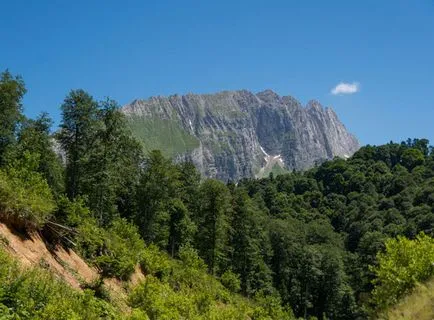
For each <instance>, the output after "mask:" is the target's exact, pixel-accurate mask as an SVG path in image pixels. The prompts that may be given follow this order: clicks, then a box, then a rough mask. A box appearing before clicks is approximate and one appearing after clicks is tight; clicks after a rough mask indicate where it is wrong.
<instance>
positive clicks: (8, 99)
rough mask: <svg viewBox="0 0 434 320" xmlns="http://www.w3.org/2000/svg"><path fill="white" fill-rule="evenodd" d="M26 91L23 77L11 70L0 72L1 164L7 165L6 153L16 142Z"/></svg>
mask: <svg viewBox="0 0 434 320" xmlns="http://www.w3.org/2000/svg"><path fill="white" fill-rule="evenodd" d="M25 93H26V88H25V86H24V82H23V80H22V79H21V77H18V76H17V77H14V76H12V75H11V74H10V72H9V71H5V72H3V73H1V74H0V124H1V125H0V166H3V165H5V162H6V153H7V151H8V149H9V148H10V146H11V145H13V144H14V143H15V142H16V132H17V129H18V124H19V122H20V120H22V99H23V96H24V94H25Z"/></svg>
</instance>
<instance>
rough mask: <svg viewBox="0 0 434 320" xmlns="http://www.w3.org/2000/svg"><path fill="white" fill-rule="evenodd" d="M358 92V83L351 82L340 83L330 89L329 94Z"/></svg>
mask: <svg viewBox="0 0 434 320" xmlns="http://www.w3.org/2000/svg"><path fill="white" fill-rule="evenodd" d="M359 91H360V85H359V83H358V82H353V83H345V82H341V83H339V84H338V85H337V86H336V87H334V88H333V89H332V91H331V94H333V95H341V94H353V93H356V92H359Z"/></svg>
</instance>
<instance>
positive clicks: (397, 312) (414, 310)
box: [378, 280, 434, 320]
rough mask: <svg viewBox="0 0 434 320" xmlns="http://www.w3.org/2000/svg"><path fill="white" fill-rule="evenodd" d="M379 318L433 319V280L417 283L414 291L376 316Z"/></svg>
mask: <svg viewBox="0 0 434 320" xmlns="http://www.w3.org/2000/svg"><path fill="white" fill-rule="evenodd" d="M378 319H381V320H383V319H384V320H407V319H417V320H432V319H434V280H431V281H428V282H427V283H425V284H419V285H418V286H417V287H416V288H415V289H414V291H413V292H412V293H411V294H409V295H408V296H406V297H403V298H402V299H401V301H400V302H399V303H398V304H397V305H395V306H393V307H390V308H389V310H387V311H385V312H383V313H382V314H381V315H379V316H378Z"/></svg>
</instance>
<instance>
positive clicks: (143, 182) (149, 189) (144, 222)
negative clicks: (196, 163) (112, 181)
mask: <svg viewBox="0 0 434 320" xmlns="http://www.w3.org/2000/svg"><path fill="white" fill-rule="evenodd" d="M178 177H179V171H178V170H177V169H176V166H175V165H173V163H172V161H171V160H168V159H165V158H164V157H163V155H162V154H161V152H160V151H156V150H154V151H151V152H150V154H149V155H148V157H146V158H145V161H144V169H143V173H142V175H141V177H140V182H139V185H138V189H137V204H138V208H137V212H136V214H135V221H136V223H137V225H138V226H139V228H140V232H141V235H142V237H143V238H144V239H145V240H146V241H149V242H153V243H155V244H157V245H158V246H159V247H160V248H164V249H165V248H167V246H168V244H169V235H170V227H169V222H170V212H169V206H170V204H171V202H172V199H175V198H177V193H178V186H179V180H178Z"/></svg>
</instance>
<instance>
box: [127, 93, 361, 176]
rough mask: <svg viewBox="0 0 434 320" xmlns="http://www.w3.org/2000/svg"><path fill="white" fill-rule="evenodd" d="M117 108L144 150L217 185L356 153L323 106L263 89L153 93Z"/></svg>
mask: <svg viewBox="0 0 434 320" xmlns="http://www.w3.org/2000/svg"><path fill="white" fill-rule="evenodd" d="M122 110H123V112H124V113H125V115H126V116H127V118H128V122H129V124H130V127H131V128H132V131H133V133H134V134H135V135H136V137H137V138H138V139H139V140H140V141H141V142H142V143H143V145H144V148H145V149H146V150H151V149H160V150H162V151H163V153H164V154H165V155H166V156H170V157H173V158H174V159H175V160H177V161H182V160H184V161H185V160H187V161H192V162H193V163H194V164H195V165H196V167H197V168H198V169H199V170H200V172H201V173H202V174H203V175H205V176H207V177H212V178H217V179H221V180H224V181H225V180H238V179H240V178H243V177H253V176H256V177H261V176H266V175H268V174H269V173H270V172H275V173H280V172H285V171H287V170H293V169H295V170H304V169H308V168H310V167H312V166H314V165H315V164H317V163H320V162H323V161H324V160H327V159H332V158H333V157H335V156H339V157H345V158H346V157H349V156H351V155H352V154H353V153H354V152H355V151H356V150H358V149H359V143H358V141H357V139H356V138H355V137H354V136H353V135H352V134H350V133H349V132H348V131H347V130H346V128H345V127H344V125H343V124H342V123H341V122H340V121H339V119H338V117H337V115H336V113H335V112H334V111H333V110H332V109H331V108H324V107H323V106H321V104H320V103H319V102H317V101H310V102H309V103H308V104H307V106H305V107H304V106H302V105H301V103H300V102H298V101H297V100H296V99H294V98H293V97H290V96H279V95H277V94H276V93H275V92H273V91H271V90H266V91H263V92H259V93H257V94H254V93H252V92H249V91H246V90H240V91H223V92H219V93H215V94H200V95H199V94H187V95H182V96H181V95H172V96H169V97H160V96H158V97H151V98H149V99H147V100H135V101H133V102H132V103H130V104H128V105H126V106H124V107H123V108H122Z"/></svg>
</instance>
